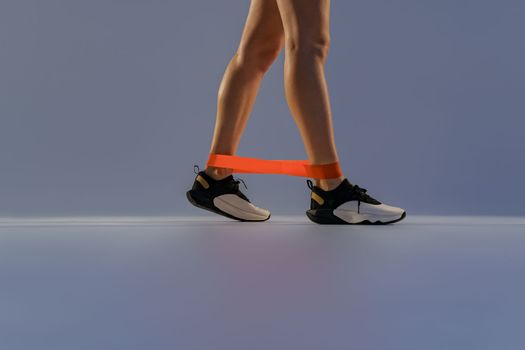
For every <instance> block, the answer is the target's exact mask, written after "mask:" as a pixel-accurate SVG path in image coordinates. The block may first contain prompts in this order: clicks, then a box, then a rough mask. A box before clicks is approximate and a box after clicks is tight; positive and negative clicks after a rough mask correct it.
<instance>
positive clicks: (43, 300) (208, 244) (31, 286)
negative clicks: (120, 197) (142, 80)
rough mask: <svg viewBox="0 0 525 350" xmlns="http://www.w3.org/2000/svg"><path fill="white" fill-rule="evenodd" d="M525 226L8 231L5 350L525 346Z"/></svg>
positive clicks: (63, 222)
mask: <svg viewBox="0 0 525 350" xmlns="http://www.w3.org/2000/svg"><path fill="white" fill-rule="evenodd" d="M524 248H525V218H502V217H500V218H491V217H483V218H476V217H415V216H408V217H407V219H406V220H405V221H403V222H401V223H398V224H394V225H390V226H382V227H378V226H320V225H316V224H313V223H311V222H309V221H308V219H307V218H306V216H304V217H277V216H276V217H272V218H271V219H270V220H269V221H267V222H263V223H243V222H235V221H230V220H229V219H226V218H221V217H215V216H213V215H212V214H210V216H207V217H205V218H201V219H199V218H90V219H86V218H77V219H75V218H66V219H0V349H6V350H18V349H20V350H32V349H38V350H42V349H50V350H51V349H52V350H62V349H64V350H66V349H67V350H83V349H89V350H95V349H96V350H105V349H108V350H109V349H111V350H116V349H126V350H130V349H144V350H146V349H147V350H157V349H159V350H160V349H171V350H173V349H176V350H179V349H180V350H190V349H198V350H204V349H213V350H222V349H224V350H236V349H239V350H240V349H242V350H258V349H261V350H262V349H265V350H268V349H272V350H280V349H283V350H284V349H286V350H293V349H298V350H299V349H300V350H307V349H315V350H332V349H341V350H349V349H356V350H366V349H371V350H383V349H400V350H407V349H418V350H431V349H444V350H452V349H458V350H459V349H461V350H465V349H473V350H474V349H475V350H482V349H491V350H506V349H509V350H510V349H512V350H523V349H525V280H524V276H525V254H524V253H525V249H524Z"/></svg>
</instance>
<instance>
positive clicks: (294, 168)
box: [206, 153, 343, 179]
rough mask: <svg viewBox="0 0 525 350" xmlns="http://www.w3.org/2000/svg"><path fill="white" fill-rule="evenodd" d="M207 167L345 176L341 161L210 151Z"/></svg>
mask: <svg viewBox="0 0 525 350" xmlns="http://www.w3.org/2000/svg"><path fill="white" fill-rule="evenodd" d="M206 166H207V167H215V168H227V169H231V170H232V171H233V172H234V173H253V174H282V175H290V176H302V177H311V178H314V179H332V178H337V177H340V176H343V172H342V171H341V168H340V167H339V162H334V163H330V164H310V163H309V162H308V161H307V160H273V159H258V158H247V157H239V156H233V155H226V154H217V153H210V155H209V158H208V162H207V163H206Z"/></svg>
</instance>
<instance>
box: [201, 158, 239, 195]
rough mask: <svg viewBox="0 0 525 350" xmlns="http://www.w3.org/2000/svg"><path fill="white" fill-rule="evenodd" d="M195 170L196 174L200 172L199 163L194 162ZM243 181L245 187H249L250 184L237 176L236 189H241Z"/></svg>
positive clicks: (234, 181)
mask: <svg viewBox="0 0 525 350" xmlns="http://www.w3.org/2000/svg"><path fill="white" fill-rule="evenodd" d="M195 169H197V170H195ZM193 172H194V173H195V174H198V173H199V172H200V169H199V166H198V165H197V164H194V165H193ZM241 182H242V184H243V185H244V188H246V189H248V186H246V183H245V182H244V180H243V179H241V178H236V179H234V180H233V183H234V184H235V187H236V189H237V190H238V189H239V184H240V183H241Z"/></svg>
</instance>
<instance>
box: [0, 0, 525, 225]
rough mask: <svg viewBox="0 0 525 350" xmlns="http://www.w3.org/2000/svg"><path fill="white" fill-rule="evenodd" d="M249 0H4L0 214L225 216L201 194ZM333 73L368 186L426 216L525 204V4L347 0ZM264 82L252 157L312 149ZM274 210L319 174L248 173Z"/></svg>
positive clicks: (345, 148)
mask: <svg viewBox="0 0 525 350" xmlns="http://www.w3.org/2000/svg"><path fill="white" fill-rule="evenodd" d="M248 6H249V2H248V1H241V0H221V1H211V0H210V1H129V0H127V1H107V0H104V1H102V0H92V1H78V0H67V1H66V0H60V1H59V0H46V1H37V0H33V1H28V0H2V1H1V2H0V118H1V119H0V120H1V124H0V166H1V171H0V216H26V215H106V214H107V215H128V214H130V215H135V214H136V215H149V214H153V215H211V214H209V213H207V212H202V211H200V210H198V209H196V208H194V207H192V206H191V205H190V204H189V203H188V202H187V201H186V198H185V195H184V193H185V191H186V190H187V189H188V188H189V187H190V186H191V184H192V182H193V179H194V176H195V175H194V173H193V165H194V164H198V165H199V166H200V167H201V168H202V167H203V166H204V164H205V161H206V159H207V155H208V150H209V147H210V141H211V136H212V134H213V126H214V122H215V108H216V95H217V89H218V86H219V83H220V79H221V77H222V74H223V72H224V69H225V67H226V65H227V63H228V61H229V59H230V57H231V56H232V54H233V53H234V51H235V49H236V47H237V44H238V42H239V38H240V34H241V31H242V28H243V25H244V21H245V17H246V13H247V10H248ZM331 10H332V12H331V19H332V24H331V35H332V47H331V50H330V55H329V58H328V61H327V64H326V74H327V80H328V83H329V89H330V93H331V102H332V108H333V112H334V125H335V135H336V142H337V148H338V151H339V154H340V162H341V165H342V168H343V170H344V171H345V173H346V175H347V176H348V177H349V178H350V180H351V181H353V182H355V183H358V184H359V185H361V186H362V187H365V188H367V189H369V192H370V193H371V194H372V195H375V196H376V197H378V198H379V199H380V200H384V201H385V202H387V203H390V204H394V205H399V206H403V207H405V208H406V209H407V211H408V213H409V214H416V213H417V214H480V215H487V214H495V215H523V214H525V205H524V203H523V198H524V195H525V186H524V184H523V178H524V177H525V165H524V162H523V158H524V157H523V151H524V150H525V141H524V140H523V131H524V127H525V119H524V116H525V102H524V97H525V68H524V64H523V62H525V41H524V40H523V33H524V32H525V22H524V21H523V18H524V17H525V2H523V1H521V0H504V1H485V0H476V1H473V0H472V1H470V0H469V1H467V0H462V1H457V0H455V1H452V0H441V1H434V0H432V1H430V0H424V1H422V0H400V1H389V0H355V1H344V0H335V1H332V5H331ZM282 66H283V53H281V56H280V57H279V60H278V61H277V62H276V64H275V65H274V66H273V67H272V69H271V70H270V72H269V73H268V75H267V76H266V77H265V79H264V81H263V83H262V86H261V90H260V94H259V96H258V99H257V101H256V104H255V107H254V110H253V113H252V115H251V119H250V121H249V123H248V126H247V129H246V131H245V134H244V135H243V138H242V140H241V143H240V147H239V151H238V155H243V156H253V157H260V158H267V159H306V158H305V157H306V155H305V151H304V147H303V144H302V141H301V139H300V137H299V133H298V131H297V129H296V127H295V124H294V122H293V119H292V117H291V115H290V113H289V111H288V107H287V105H286V101H285V98H284V91H283V83H282V80H283V78H282V76H283V68H282ZM238 176H239V177H241V178H242V179H244V180H245V182H246V183H247V185H248V190H247V191H246V190H244V187H242V184H241V188H243V190H244V191H245V192H246V193H247V195H248V197H249V198H250V199H252V201H253V202H254V203H255V204H257V205H259V206H262V207H266V208H269V209H270V210H272V213H273V214H274V215H279V214H298V215H303V214H304V211H305V210H306V209H307V207H308V204H309V190H308V188H307V186H306V182H305V179H304V178H299V177H289V176H281V175H253V174H249V175H246V174H238Z"/></svg>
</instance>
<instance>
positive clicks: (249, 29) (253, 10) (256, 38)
mask: <svg viewBox="0 0 525 350" xmlns="http://www.w3.org/2000/svg"><path fill="white" fill-rule="evenodd" d="M283 42H284V29H283V24H282V21H281V15H280V13H279V8H278V7H277V3H276V0H252V1H251V3H250V9H249V11H248V16H247V18H246V23H245V25H244V29H243V32H242V36H241V41H240V43H239V51H244V52H246V51H248V52H250V51H254V50H257V51H259V50H261V49H262V50H264V49H269V50H275V49H276V48H280V47H281V46H282V44H283Z"/></svg>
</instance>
